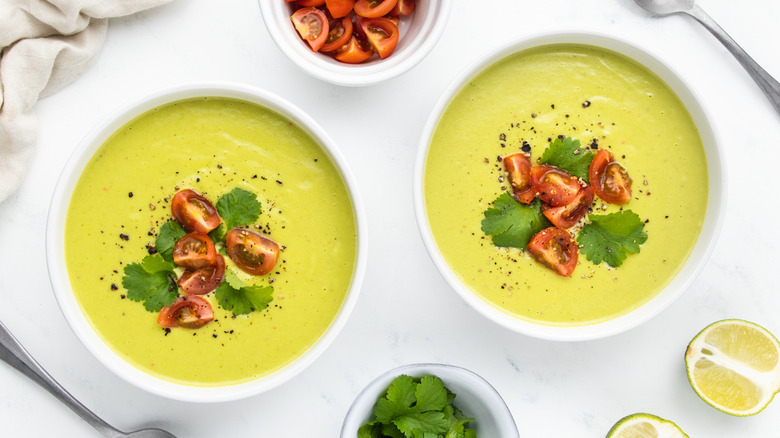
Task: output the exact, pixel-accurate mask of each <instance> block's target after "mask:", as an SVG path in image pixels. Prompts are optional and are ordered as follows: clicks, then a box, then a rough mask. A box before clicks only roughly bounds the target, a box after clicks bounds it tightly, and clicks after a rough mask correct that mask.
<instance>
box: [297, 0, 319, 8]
mask: <svg viewBox="0 0 780 438" xmlns="http://www.w3.org/2000/svg"><path fill="white" fill-rule="evenodd" d="M324 4H325V0H298V5H300V6H303V7H309V6H322V5H324Z"/></svg>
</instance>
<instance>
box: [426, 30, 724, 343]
mask: <svg viewBox="0 0 780 438" xmlns="http://www.w3.org/2000/svg"><path fill="white" fill-rule="evenodd" d="M724 184H725V181H724V171H723V168H722V165H721V158H720V152H719V148H718V144H717V135H716V133H715V129H714V127H713V126H712V123H711V122H710V119H709V117H708V116H707V113H706V111H705V110H704V108H702V106H701V105H700V103H699V101H698V99H697V98H696V96H695V94H694V93H693V91H692V90H691V89H690V87H689V86H688V85H687V83H686V82H685V81H684V80H683V79H682V78H681V77H680V76H679V75H678V74H676V73H675V72H674V71H673V70H672V69H671V68H670V67H669V66H668V65H667V64H666V63H665V62H663V61H662V60H660V58H658V57H657V56H654V55H652V54H650V53H649V52H647V51H646V50H644V49H641V48H640V47H639V46H638V45H637V44H635V43H632V42H629V41H625V40H622V39H619V38H615V37H612V36H608V35H601V34H594V33H566V34H561V33H555V34H546V35H541V36H538V37H535V38H531V39H528V40H523V41H520V42H515V43H512V44H509V45H507V46H504V47H502V48H500V49H498V50H496V51H495V52H493V53H492V54H490V55H488V56H486V57H485V58H483V59H481V60H479V61H478V62H476V63H475V64H474V65H473V66H472V67H470V68H468V69H467V70H466V71H464V72H463V73H461V74H460V76H459V77H458V78H457V79H456V80H455V81H454V82H453V84H452V85H451V86H450V87H449V88H448V90H447V91H446V92H445V93H444V95H443V96H442V98H441V99H440V101H439V102H438V104H437V106H436V107H435V108H434V110H433V113H432V115H431V117H430V118H429V120H428V122H427V124H426V126H425V129H424V132H423V135H422V139H421V143H420V150H419V155H418V158H417V164H416V169H415V185H414V190H415V193H414V196H415V210H416V214H417V221H418V225H419V228H420V232H421V235H422V238H423V241H424V242H425V245H426V248H427V250H428V252H429V254H430V255H431V258H432V259H433V262H434V264H435V265H436V267H437V268H438V270H439V272H440V273H441V274H442V275H443V276H444V278H445V279H446V280H447V282H448V283H449V284H450V286H451V287H452V288H453V289H454V290H455V291H456V292H457V293H458V294H459V295H460V296H461V297H462V298H463V299H464V300H465V301H466V302H468V303H469V304H470V305H471V306H473V307H474V308H475V309H476V310H478V311H479V312H480V313H482V314H484V315H485V316H487V317H488V318H490V319H491V320H494V321H496V322H498V323H499V324H501V325H503V326H506V327H508V328H510V329H512V330H515V331H517V332H521V333H525V334H528V335H531V336H535V337H539V338H544V339H552V340H584V339H593V338H599V337H604V336H608V335H612V334H615V333H618V332H621V331H624V330H627V329H628V328H631V327H633V326H636V325H638V324H640V323H642V322H643V321H646V320H647V319H649V318H650V317H652V316H653V315H655V314H657V313H658V312H660V311H661V310H662V309H664V308H665V307H666V306H668V305H669V304H671V303H672V302H673V301H674V300H675V299H676V298H677V297H679V296H680V294H682V293H683V292H684V291H685V290H686V289H687V288H688V287H689V286H690V285H691V283H692V282H693V280H694V278H695V276H696V274H697V273H698V272H699V271H700V270H701V268H702V266H703V264H704V262H705V260H706V259H707V258H708V256H709V253H710V252H711V250H712V247H713V245H714V242H715V238H716V237H717V234H718V231H719V229H720V224H721V221H722V216H723V212H724Z"/></svg>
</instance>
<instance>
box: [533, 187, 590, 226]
mask: <svg viewBox="0 0 780 438" xmlns="http://www.w3.org/2000/svg"><path fill="white" fill-rule="evenodd" d="M594 195H595V194H594V192H593V187H591V186H588V187H585V188H583V189H582V190H580V192H579V193H578V194H577V196H575V197H574V200H573V201H571V202H570V203H568V204H566V205H562V206H560V207H552V206H549V205H547V204H542V214H543V215H545V217H547V219H549V220H550V222H552V224H553V225H555V226H556V227H558V228H563V229H567V228H571V227H573V226H574V225H575V224H576V223H577V222H579V220H580V219H582V218H583V217H584V216H585V214H587V213H588V209H589V208H590V206H591V205H592V204H593V197H594Z"/></svg>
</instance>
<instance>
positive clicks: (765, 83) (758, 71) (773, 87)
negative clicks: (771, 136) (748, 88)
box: [634, 0, 780, 114]
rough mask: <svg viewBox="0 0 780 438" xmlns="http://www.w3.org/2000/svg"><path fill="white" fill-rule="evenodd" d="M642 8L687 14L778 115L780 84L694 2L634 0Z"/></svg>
mask: <svg viewBox="0 0 780 438" xmlns="http://www.w3.org/2000/svg"><path fill="white" fill-rule="evenodd" d="M634 1H635V2H636V4H638V5H639V6H641V7H642V8H644V9H646V10H648V11H650V12H652V13H654V14H658V15H669V14H675V13H682V14H688V15H690V16H691V17H693V18H695V19H696V20H697V21H698V22H699V23H701V24H703V25H704V27H706V28H707V30H709V31H710V33H712V34H713V35H715V38H717V39H718V40H719V41H720V42H721V43H723V45H724V46H726V48H727V49H728V50H729V52H731V54H732V55H734V57H735V58H737V61H739V63H740V64H742V67H744V68H745V70H747V72H748V74H750V76H752V77H753V80H754V81H756V83H757V84H758V86H759V87H760V88H761V91H763V92H764V94H766V97H768V98H769V101H770V102H771V103H772V106H773V107H775V110H776V111H777V112H778V114H780V82H777V80H776V79H774V78H773V77H772V76H770V75H769V73H767V72H766V70H764V69H763V68H761V66H759V65H758V64H757V63H756V61H754V60H753V58H751V57H750V56H749V55H748V54H747V53H745V51H744V50H743V49H742V47H740V46H739V45H738V44H737V43H736V42H735V41H734V40H733V39H731V37H730V36H729V35H728V34H727V33H726V32H725V31H724V30H723V29H722V28H721V27H720V26H718V24H717V23H716V22H715V20H713V19H712V18H710V16H709V15H707V14H706V13H705V12H704V11H703V10H702V9H701V8H700V7H699V6H698V5H696V2H695V1H694V0H634Z"/></svg>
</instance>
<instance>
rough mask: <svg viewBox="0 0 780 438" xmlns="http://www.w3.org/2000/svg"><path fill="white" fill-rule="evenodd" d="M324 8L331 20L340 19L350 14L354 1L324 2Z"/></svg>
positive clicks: (336, 0) (332, 0)
mask: <svg viewBox="0 0 780 438" xmlns="http://www.w3.org/2000/svg"><path fill="white" fill-rule="evenodd" d="M325 6H326V7H327V8H328V11H329V12H330V15H331V16H332V17H333V18H341V17H346V16H347V14H349V13H350V12H352V8H354V7H355V0H325Z"/></svg>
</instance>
